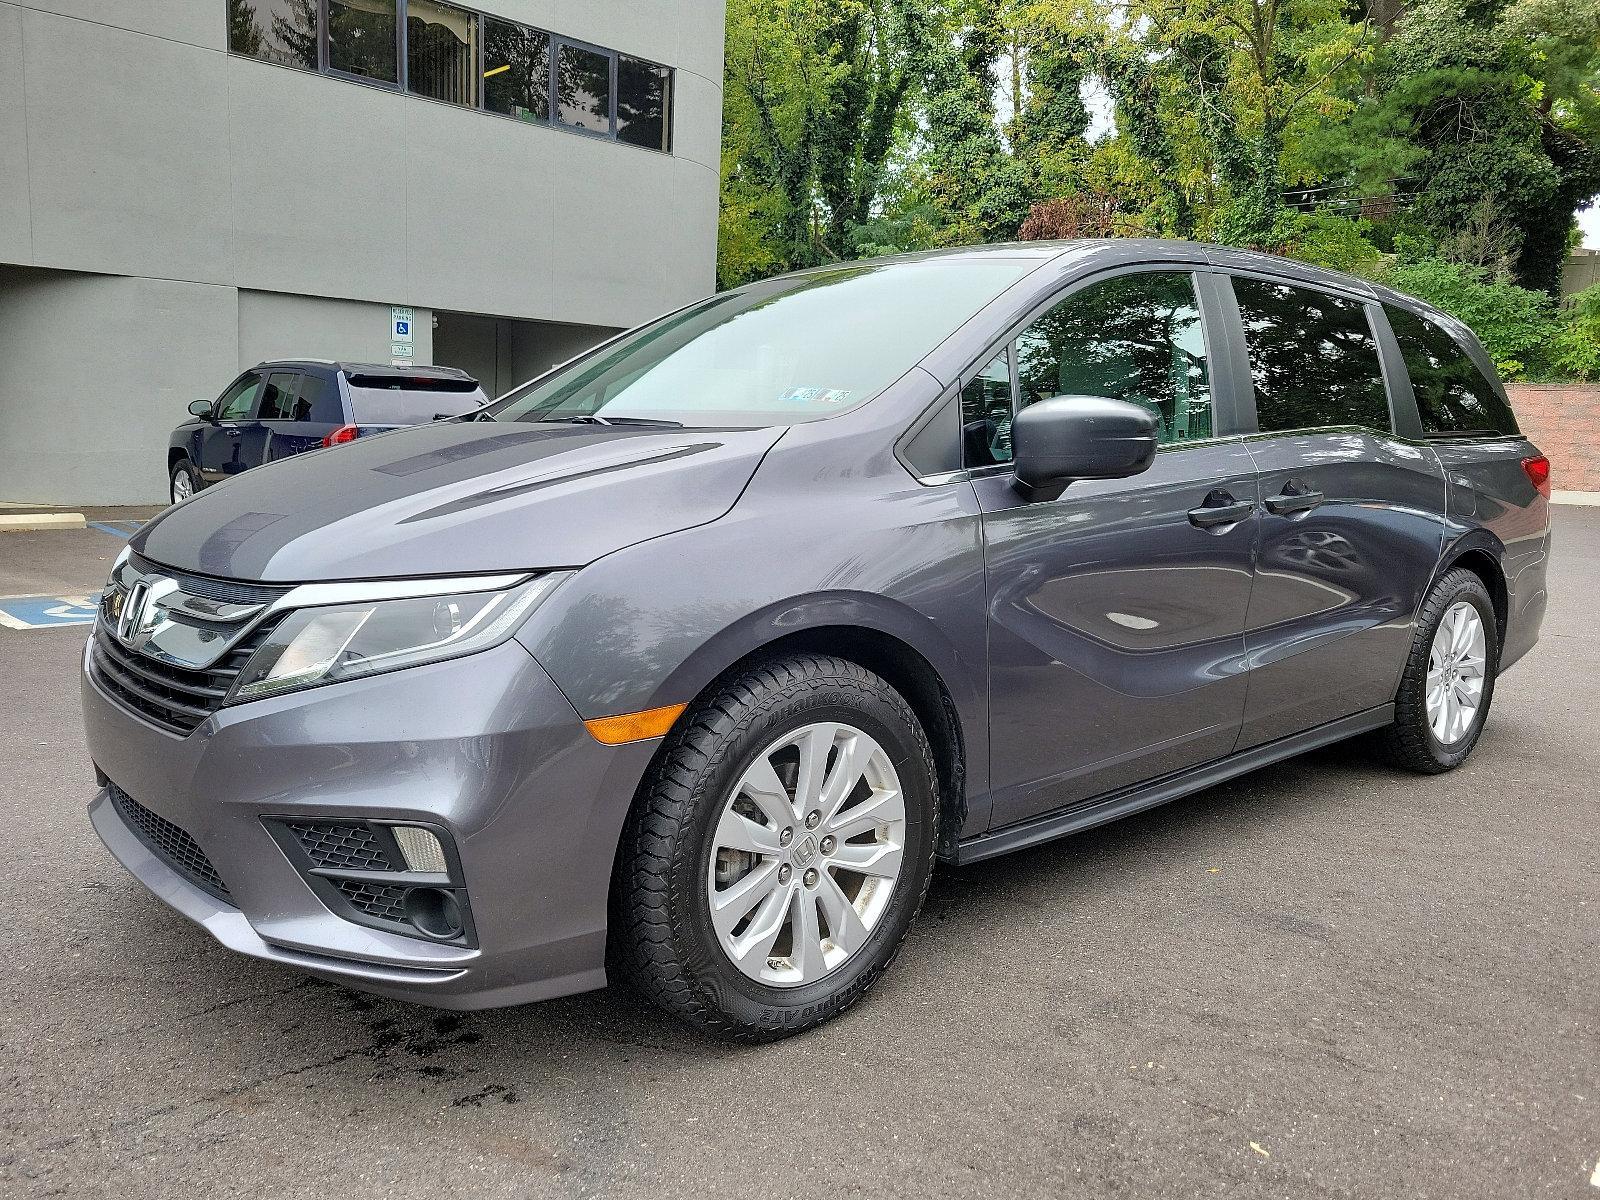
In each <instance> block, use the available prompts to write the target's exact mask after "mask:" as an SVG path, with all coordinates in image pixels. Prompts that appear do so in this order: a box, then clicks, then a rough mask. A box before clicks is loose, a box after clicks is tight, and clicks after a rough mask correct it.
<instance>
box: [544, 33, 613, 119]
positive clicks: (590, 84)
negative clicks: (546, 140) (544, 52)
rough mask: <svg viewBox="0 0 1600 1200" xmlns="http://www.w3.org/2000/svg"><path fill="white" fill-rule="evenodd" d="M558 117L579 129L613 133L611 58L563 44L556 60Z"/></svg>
mask: <svg viewBox="0 0 1600 1200" xmlns="http://www.w3.org/2000/svg"><path fill="white" fill-rule="evenodd" d="M556 116H557V118H559V119H560V121H561V123H562V124H563V125H571V126H572V127H573V128H575V129H586V130H588V131H589V132H590V133H606V134H609V133H610V132H611V55H609V54H605V53H602V52H601V51H599V50H590V49H587V48H586V47H583V46H573V45H569V44H567V43H565V42H563V43H562V44H561V49H560V51H559V53H558V54H557V57H556Z"/></svg>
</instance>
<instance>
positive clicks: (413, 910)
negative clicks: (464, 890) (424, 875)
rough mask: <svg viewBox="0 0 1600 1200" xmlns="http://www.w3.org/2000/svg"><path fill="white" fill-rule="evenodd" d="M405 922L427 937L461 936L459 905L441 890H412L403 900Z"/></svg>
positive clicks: (450, 895)
mask: <svg viewBox="0 0 1600 1200" xmlns="http://www.w3.org/2000/svg"><path fill="white" fill-rule="evenodd" d="M405 912H406V920H408V921H410V922H411V923H412V924H413V925H415V926H416V927H417V928H418V929H420V930H422V932H423V933H425V934H427V935H428V936H429V937H436V938H453V937H460V936H461V905H460V904H458V903H457V902H456V898H455V896H454V895H452V894H451V893H450V892H447V891H445V890H444V889H443V888H427V887H425V888H412V889H411V890H410V891H408V892H407V893H406V898H405Z"/></svg>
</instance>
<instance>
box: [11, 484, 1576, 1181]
mask: <svg viewBox="0 0 1600 1200" xmlns="http://www.w3.org/2000/svg"><path fill="white" fill-rule="evenodd" d="M1556 534H1557V542H1556V547H1555V555H1556V557H1555V563H1554V567H1553V569H1552V573H1551V588H1552V593H1553V599H1552V604H1551V609H1550V614H1549V617H1548V618H1547V620H1546V623H1545V626H1544V634H1543V640H1542V641H1541V643H1540V645H1539V646H1538V648H1537V649H1536V650H1535V651H1534V653H1533V654H1531V655H1530V656H1529V657H1528V658H1526V659H1525V660H1524V661H1523V662H1522V663H1520V664H1519V665H1518V666H1517V667H1516V668H1515V669H1514V670H1512V671H1511V672H1509V673H1508V674H1507V675H1506V676H1505V677H1504V678H1503V679H1502V680H1501V683H1500V685H1499V690H1498V691H1497V693H1496V696H1495V706H1494V711H1493V714H1492V716H1491V719H1490V723H1489V727H1488V729H1487V731H1486V732H1485V735H1484V737H1483V740H1482V742H1481V743H1480V745H1479V747H1478V749H1477V752H1476V753H1475V754H1474V755H1473V757H1472V758H1471V759H1470V760H1469V761H1468V763H1467V764H1466V765H1465V766H1464V767H1462V768H1461V769H1460V770H1458V771H1456V772H1454V773H1452V774H1450V775H1445V776H1439V777H1434V778H1426V779H1424V778H1419V777H1414V776H1405V775H1400V774H1396V773H1395V772H1393V771H1391V770H1390V769H1388V768H1387V767H1384V766H1382V765H1379V764H1377V763H1375V762H1374V761H1373V760H1371V759H1370V758H1369V757H1367V755H1366V754H1365V753H1364V752H1363V751H1362V750H1361V749H1360V748H1359V747H1355V746H1350V745H1343V746H1335V747H1332V748H1330V749H1328V750H1325V751H1322V752H1319V753H1316V754H1313V755H1311V756H1309V757H1306V758H1302V759H1299V760H1296V761H1293V762H1290V763H1286V764H1282V765H1280V766H1277V767H1273V768H1270V769H1268V770H1264V771H1261V772H1258V773H1256V774H1254V775H1251V776H1247V777H1245V778H1243V779H1240V780H1238V781H1236V782H1234V783H1231V784H1228V785H1225V786H1223V787H1218V788H1214V789H1212V790H1210V791H1208V792H1204V793H1202V794H1200V795H1197V796H1194V797H1192V798H1190V799H1187V800H1183V801H1180V802H1178V803H1176V804H1172V805H1169V806H1167V807H1166V808H1162V809H1158V810H1156V811H1154V812H1152V813H1148V814H1145V815H1142V816H1139V817H1136V818H1133V819H1130V820H1127V821H1124V822H1122V823H1120V824H1117V825H1113V826H1109V827H1106V828H1103V829H1101V830H1097V831H1095V832H1092V833H1089V834H1085V835H1083V836H1081V837H1078V838H1075V839H1072V840H1068V841H1065V842H1059V843H1056V844H1054V845H1051V846H1047V847H1043V848H1040V849H1037V850H1033V851H1030V852H1026V853H1023V854H1019V855H1015V856H1012V857H1009V858H1003V859H998V860H995V861H992V862H989V863H985V864H982V865H980V866H977V867H973V868H968V869H965V870H962V871H945V872H942V873H941V874H940V875H939V876H938V877H937V878H936V880H935V882H934V885H933V889H932V892H931V894H930V896H929V899H928V904H927V907H926V909H925V910H924V912H923V915H922V918H921V920H920V921H919V922H918V924H917V926H916V928H915V929H914V930H913V932H912V935H911V938H910V941H909V943H908V945H907V946H906V948H905V951H904V952H903V953H902V954H901V956H900V958H899V960H898V961H897V963H896V964H895V966H894V968H893V969H892V970H891V971H890V973H889V974H888V975H887V976H886V977H885V978H884V979H883V981H882V982H881V983H880V984H879V986H878V987H877V988H876V990H874V991H873V992H872V993H871V994H870V995H869V996H868V997H867V999H866V1000H865V1001H864V1002H863V1003H862V1004H860V1005H858V1006H857V1007H856V1008H855V1009H853V1010H852V1011H851V1012H850V1013H849V1014H847V1015H846V1016H845V1017H844V1018H842V1019H840V1020H838V1021H836V1022H834V1023H832V1024H830V1025H828V1026H825V1027H824V1028H822V1029H819V1030H816V1031H814V1032H812V1033H810V1034H807V1035H804V1036H802V1037H799V1038H795V1039H793V1040H790V1041H787V1042H782V1043H779V1044H777V1045H772V1046H764V1047H758V1048H732V1047H728V1046H724V1045H720V1044H717V1043H712V1042H707V1041H704V1040H702V1039H700V1038H698V1037H696V1036H694V1035H692V1034H689V1033H687V1032H685V1031H683V1030H682V1029H680V1028H679V1027H677V1026H676V1025H674V1024H672V1023H670V1022H668V1021H666V1020H665V1019H663V1018H659V1017H657V1016H655V1015H653V1014H651V1013H649V1012H647V1011H645V1010H643V1009H641V1008H639V1007H638V1006H637V1005H636V1004H635V1003H634V1002H633V1001H632V1000H631V999H629V998H628V997H627V996H626V995H625V994H622V993H620V992H619V991H617V990H615V989H613V990H608V991H604V992H597V993H593V994H589V995H585V996H578V997H573V998H569V999H566V1000H560V1001H554V1002H550V1003H545V1004H540V1005H532V1006H528V1007H523V1008H517V1009H508V1010H500V1011H495V1012H487V1013H479V1014H447V1013H440V1012H434V1011H431V1010H428V1009H424V1008H418V1007H413V1006H409V1005H405V1004H400V1003H394V1002H390V1001H386V1000H380V999H375V998H371V997H367V996H363V995H361V994H359V993H356V992H351V991H347V990H344V989H342V988H339V987H336V986H333V985H330V984H326V983H320V982H315V981H312V980H310V979H308V978H305V977H303V976H300V975H297V974H295V973H293V972H291V971H287V970H283V969H280V968H276V967H271V966H267V965H264V964H260V963H256V962H253V961H250V960H247V959H244V958H240V957H237V956H234V955H232V954H230V953H228V952H227V951H225V950H223V949H222V948H221V947H220V946H218V945H217V944H215V943H214V942H213V941H212V940H211V939H210V938H209V937H208V936H207V935H206V934H205V933H204V932H202V931H201V930H200V929H199V928H198V927H196V926H193V925H190V924H189V923H188V922H186V921H185V920H184V919H183V918H182V917H180V916H178V915H177V914H175V913H173V912H171V911H170V910H168V909H167V908H165V907H164V906H163V905H162V904H161V903H160V902H159V901H157V900H156V899H155V898H154V897H152V896H151V895H149V894H148V893H147V892H146V891H145V890H144V889H143V888H142V887H141V886H140V885H139V884H137V883H136V882H134V880H133V879H132V878H130V877H129V876H128V875H126V874H125V873H123V872H122V870H121V869H120V868H119V867H118V866H117V865H116V864H115V862H114V861H113V860H112V859H111V857H110V855H109V854H107V853H106V851H105V850H104V849H103V848H102V847H101V846H100V844H99V842H98V841H97V840H96V838H95V836H94V834H93V833H92V832H91V830H90V828H89V825H88V822H87V820H86V818H85V813H84V805H85V803H86V802H87V800H88V799H89V796H90V794H91V792H92V790H93V779H92V773H91V770H90V767H89V763H88V761H87V759H86V757H85V754H84V750H83V745H82V730H81V722H80V718H79V712H78V701H77V686H78V685H77V678H76V670H77V660H78V655H79V652H80V650H81V648H82V646H83V643H84V641H85V638H86V636H87V629H86V628H85V627H83V626H69V627H63V628H53V629H28V630H17V629H12V628H0V696H3V703H0V719H3V721H4V723H5V724H4V730H3V733H4V742H3V743H0V744H3V747H4V748H3V750H0V815H3V818H4V821H5V823H6V828H5V834H4V836H3V837H0V906H3V908H4V911H5V913H6V916H5V918H4V921H3V924H0V936H3V939H4V940H3V945H4V950H5V958H4V968H3V970H0V1192H3V1193H4V1194H7V1195H21V1196H33V1195H39V1196H72V1197H79V1196H115V1197H120V1198H127V1200H133V1198H137V1197H154V1196H162V1197H166V1196H206V1197H232V1196H242V1197H253V1198H261V1197H276V1196H290V1195H311V1194H319V1195H328V1194H334V1195H349V1196H384V1197H419V1198H423V1197H426V1198H435V1197H444V1196H493V1197H500V1196H506V1197H513V1196H515V1197H522V1196H529V1197H545V1196H552V1197H565V1196H620V1197H634V1196H638V1197H645V1196H649V1197H663V1196H688V1195H695V1196H698V1195H702V1194H705V1195H741V1196H743V1195H749V1196H767V1197H805V1198H806V1200H825V1198H830V1197H835V1196H907V1197H930V1196H944V1195H951V1196H973V1197H978V1196H982V1197H998V1196H1044V1195H1051V1196H1060V1195H1067V1196H1077V1195H1083V1196H1091V1195H1092V1196H1118V1197H1122V1196H1128V1197H1134V1196H1137V1197H1180V1196H1217V1195H1221V1196H1240V1197H1246V1196H1247V1197H1256V1196H1261V1197H1269V1196H1270V1197H1280V1196H1286V1197H1352V1198H1353V1197H1361V1198H1370V1197H1389V1196H1395V1197H1400V1196H1405V1197H1493V1198H1497V1200H1498V1198H1502V1197H1522V1196H1554V1197H1577V1198H1579V1200H1583V1198H1586V1197H1595V1200H1600V1174H1597V1156H1600V873H1597V860H1600V819H1597V811H1600V806H1597V796H1600V785H1597V780H1600V748H1597V747H1600V688H1597V687H1596V685H1595V682H1594V681H1595V679H1596V678H1597V676H1600V639H1597V638H1596V637H1595V634H1594V632H1593V625H1594V620H1595V612H1596V608H1597V601H1600V509H1580V508H1559V509H1557V518H1556ZM118 544H119V539H118V537H117V535H116V533H115V532H114V527H113V529H112V531H102V530H92V529H91V530H86V531H83V532H81V533H72V534H67V533H54V534H0V595H6V594H14V593H17V592H24V591H33V592H51V593H59V594H61V595H68V594H70V593H71V592H81V591H83V590H92V588H94V587H97V586H98V584H99V582H100V581H101V580H102V579H103V577H104V574H105V570H106V568H107V567H108V566H109V563H110V560H111V557H112V556H113V555H114V554H115V552H116V550H117V548H118Z"/></svg>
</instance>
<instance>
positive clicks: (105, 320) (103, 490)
mask: <svg viewBox="0 0 1600 1200" xmlns="http://www.w3.org/2000/svg"><path fill="white" fill-rule="evenodd" d="M65 330H70V331H73V332H72V334H71V336H70V337H64V336H63V331H65ZM238 342H239V324H238V307H237V303H236V301H235V292H234V289H232V288H225V287H218V286H216V285H214V284H203V283H185V282H180V281H175V280H170V279H128V278H123V277H119V276H107V275H71V274H64V273H61V272H54V271H37V270H30V269H28V268H17V267H0V364H4V373H3V376H0V389H3V394H0V497H4V498H5V499H8V500H22V501H30V502H33V501H36V502H61V501H65V500H68V499H70V500H71V501H72V502H73V503H78V504H138V503H150V502H152V501H160V500H162V499H164V498H165V496H166V486H167V485H166V453H167V435H168V434H169V433H170V432H171V430H172V428H173V426H175V425H177V424H178V423H179V422H181V421H183V420H185V419H186V417H187V414H186V413H185V411H184V409H185V407H186V406H187V405H188V403H189V401H190V400H192V399H194V398H195V397H197V396H201V395H205V394H208V393H209V394H212V395H215V394H216V392H218V391H220V390H221V388H222V385H223V384H225V383H226V382H227V381H228V380H229V379H231V378H232V377H233V376H234V375H235V374H237V372H238V365H239V348H238ZM174 363H180V364H182V369H181V370H177V371H175V370H174V369H173V364H174Z"/></svg>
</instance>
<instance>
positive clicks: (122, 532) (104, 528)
mask: <svg viewBox="0 0 1600 1200" xmlns="http://www.w3.org/2000/svg"><path fill="white" fill-rule="evenodd" d="M143 523H144V522H142V521H117V522H114V523H112V524H107V523H106V522H104V521H90V522H89V528H90V529H98V530H99V531H100V532H101V533H109V534H110V535H111V536H112V537H119V538H121V539H122V540H123V541H127V540H128V539H129V538H131V537H132V536H133V535H134V534H136V533H138V532H139V526H140V525H142V524H143ZM118 525H126V526H128V528H127V529H118V528H117V526H118Z"/></svg>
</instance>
